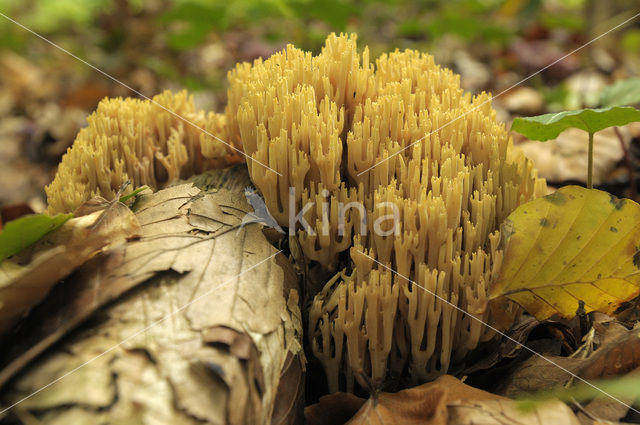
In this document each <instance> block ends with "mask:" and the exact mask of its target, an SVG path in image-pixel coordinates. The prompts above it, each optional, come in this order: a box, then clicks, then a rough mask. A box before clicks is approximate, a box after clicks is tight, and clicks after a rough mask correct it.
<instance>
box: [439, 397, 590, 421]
mask: <svg viewBox="0 0 640 425" xmlns="http://www.w3.org/2000/svg"><path fill="white" fill-rule="evenodd" d="M447 412H448V415H449V421H448V422H447V424H448V425H477V424H482V425H512V424H518V425H547V424H563V425H580V421H579V420H578V418H577V417H576V415H575V414H574V413H573V412H572V411H571V409H570V408H569V407H568V406H567V405H566V404H564V403H562V402H560V401H552V402H549V403H545V404H544V405H542V406H539V407H538V408H536V409H535V410H534V411H532V412H522V411H520V410H518V407H517V405H516V402H514V401H512V400H479V401H476V400H460V401H456V402H453V403H450V404H449V405H448V406H447Z"/></svg>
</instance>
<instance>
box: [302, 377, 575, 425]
mask: <svg viewBox="0 0 640 425" xmlns="http://www.w3.org/2000/svg"><path fill="white" fill-rule="evenodd" d="M357 409H359V410H358V412H357V413H356V414H355V416H353V418H352V419H351V420H349V421H348V422H346V423H347V424H348V425H359V424H367V425H395V424H406V425H412V424H416V425H418V424H420V425H467V424H468V425H471V424H495V425H502V424H504V425H506V424H514V423H517V424H525V425H529V424H530V425H543V424H551V423H554V424H555V423H562V424H569V425H573V424H579V423H580V422H579V421H578V419H577V418H576V416H575V415H574V414H573V412H572V411H571V409H569V408H568V407H567V406H566V405H565V404H563V403H561V402H552V403H548V404H545V405H544V406H541V407H539V408H538V409H537V410H535V411H533V412H530V413H523V412H521V411H519V410H518V409H517V407H516V403H515V402H514V401H512V400H509V399H506V398H504V397H501V396H498V395H495V394H491V393H488V392H486V391H482V390H479V389H477V388H473V387H470V386H468V385H466V384H464V383H463V382H461V381H460V380H458V379H456V378H454V377H452V376H449V375H445V376H441V377H440V378H438V379H437V380H436V381H434V382H431V383H428V384H424V385H421V386H419V387H415V388H411V389H408V390H403V391H400V392H398V393H395V394H391V393H381V394H380V395H379V396H378V399H377V401H376V400H374V399H369V400H367V401H366V402H365V401H364V400H362V399H360V398H357V397H355V396H353V395H350V394H339V393H336V394H332V395H330V396H326V397H323V398H321V399H320V402H319V403H318V404H317V405H314V406H310V407H308V408H307V409H305V417H306V419H307V424H308V425H329V424H332V425H337V424H343V423H345V419H344V418H346V417H349V416H350V415H353V412H354V411H355V410H357Z"/></svg>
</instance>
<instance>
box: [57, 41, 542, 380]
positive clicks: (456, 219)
mask: <svg viewBox="0 0 640 425" xmlns="http://www.w3.org/2000/svg"><path fill="white" fill-rule="evenodd" d="M229 83H230V89H229V101H228V102H229V103H228V106H227V109H226V116H225V117H223V116H219V115H215V114H209V115H205V114H204V113H195V111H194V108H193V104H192V103H190V102H189V101H188V99H187V98H186V95H178V96H175V97H172V96H170V95H168V94H165V95H162V96H161V97H160V98H156V100H157V101H158V102H160V103H162V104H163V105H166V106H167V108H168V109H171V110H173V111H175V112H176V113H177V114H180V115H183V116H185V117H186V118H187V119H189V120H191V121H194V122H196V123H197V124H198V125H200V126H202V127H204V128H206V130H208V131H210V132H211V133H213V134H216V135H219V137H220V138H222V139H224V140H227V141H228V142H230V143H231V144H232V145H235V146H240V145H241V146H242V147H243V150H244V152H245V153H246V155H247V156H248V159H247V165H248V168H249V173H250V175H251V178H252V181H253V182H254V184H255V186H256V187H257V188H258V189H259V190H260V192H261V193H262V195H263V196H264V199H265V202H266V205H267V207H268V208H269V211H270V212H271V214H272V215H273V216H274V218H275V219H276V220H277V221H278V223H279V224H280V225H282V226H289V223H290V218H291V217H294V216H296V215H298V214H299V213H300V212H301V211H303V213H302V218H303V219H304V220H299V221H296V223H302V222H303V221H304V222H306V223H309V224H310V226H311V229H308V228H304V227H298V228H296V229H290V231H294V232H296V235H295V237H296V238H297V240H298V242H299V244H292V246H300V247H301V251H302V252H301V254H302V255H303V256H304V258H305V259H306V260H307V261H314V262H316V264H319V265H320V266H321V267H323V268H324V269H325V270H326V271H330V272H335V273H336V274H335V276H334V278H333V279H331V280H330V281H329V282H328V283H327V284H326V285H325V287H324V289H323V290H322V291H320V293H318V294H317V295H316V296H315V299H314V300H313V305H312V307H311V310H310V312H309V338H310V341H311V345H312V349H313V353H314V355H315V356H316V357H317V358H318V359H319V360H320V361H321V362H322V364H323V366H324V368H325V371H326V373H327V378H328V382H329V386H330V390H331V391H337V390H338V389H347V390H352V389H353V387H354V382H355V380H357V381H358V382H359V383H360V384H361V385H367V386H368V385H371V384H373V385H375V386H380V385H382V383H383V381H384V380H385V379H386V378H388V377H389V376H397V377H405V378H406V377H409V378H408V379H409V380H411V381H425V380H429V379H431V378H434V377H436V376H437V375H439V374H443V373H446V372H447V370H448V368H449V367H450V365H452V364H453V363H455V362H459V361H461V360H462V359H463V358H464V356H465V355H466V354H467V353H468V352H469V351H470V350H472V349H473V348H475V347H476V346H477V345H478V343H479V342H481V341H484V340H487V339H489V338H491V337H492V336H493V335H492V333H491V332H490V331H488V330H487V329H486V328H484V327H483V326H482V325H481V323H480V322H478V321H476V320H473V318H472V317H471V316H470V315H474V316H475V317H477V318H480V319H482V320H487V319H488V312H487V309H486V294H487V289H488V286H489V285H490V284H491V281H492V279H493V278H494V277H495V275H496V273H497V271H498V269H499V267H500V263H501V260H502V251H501V248H500V246H499V240H500V233H499V225H500V223H501V222H502V221H503V220H504V218H506V217H507V215H509V213H510V212H511V211H513V210H514V209H515V208H516V207H517V206H518V205H519V204H521V203H523V202H525V201H527V200H529V199H531V198H534V197H536V196H539V195H541V194H543V192H544V190H545V185H544V182H543V181H542V180H539V179H537V178H536V173H535V170H533V168H532V165H531V163H530V162H529V161H527V160H526V159H525V158H524V157H522V156H516V155H514V154H513V153H512V151H511V140H510V138H509V136H508V134H507V132H506V131H505V129H504V126H503V125H502V124H498V123H497V122H496V118H495V112H494V111H493V110H492V109H491V106H490V102H489V100H490V97H489V96H488V95H487V94H481V95H479V96H476V97H472V96H470V95H469V94H466V93H464V92H463V91H462V90H461V89H460V84H459V77H458V76H457V75H455V74H453V73H452V72H451V71H449V70H446V69H443V68H440V67H439V66H437V65H436V64H435V63H434V61H433V58H432V57H431V56H429V55H426V54H423V53H419V52H416V51H410V50H407V51H404V52H399V51H396V52H393V53H390V54H385V55H382V56H381V57H379V58H378V59H377V60H375V63H374V62H371V61H370V59H369V52H368V49H367V48H365V49H364V51H363V52H362V54H359V53H358V51H357V47H356V39H355V36H350V37H349V36H342V35H341V36H336V35H331V36H329V38H328V40H327V42H326V45H325V47H324V48H323V49H322V52H321V53H320V54H319V55H317V56H313V55H312V54H311V53H307V52H303V51H301V50H299V49H296V48H295V47H293V46H289V47H287V48H286V49H285V50H284V51H282V52H280V53H277V54H274V55H273V56H271V57H270V58H268V59H266V60H257V61H255V62H254V63H253V64H248V63H244V64H239V65H238V66H237V67H236V68H235V69H234V70H233V71H231V72H230V73H229ZM416 141H418V142H417V143H415V142H416ZM232 154H233V152H232V151H231V150H230V148H229V147H227V146H225V145H222V144H220V143H219V142H217V141H215V140H213V139H212V138H211V137H209V136H208V135H206V134H202V132H201V131H200V130H198V129H197V128H193V127H190V126H189V125H188V124H185V123H183V122H181V121H180V120H179V119H178V118H176V117H174V116H173V115H171V114H169V113H167V112H166V111H164V110H162V109H159V108H158V107H157V106H155V105H152V104H151V103H149V102H140V101H134V100H125V101H122V100H117V101H106V102H103V103H102V104H101V105H100V107H99V108H98V111H97V112H96V114H95V115H94V116H92V117H91V118H90V119H89V127H88V128H87V129H85V130H83V131H82V132H81V133H80V134H79V136H78V140H77V141H76V144H75V145H74V147H73V148H72V149H71V150H70V151H69V152H68V153H67V155H66V156H65V158H64V160H63V162H62V164H61V166H60V170H59V173H58V176H56V180H54V182H53V183H52V185H51V186H50V187H49V188H48V195H49V203H50V210H52V211H62V210H65V211H68V210H71V209H73V208H74V207H75V206H77V205H78V204H79V203H80V202H81V201H82V200H84V199H87V198H88V197H89V196H91V195H94V194H102V195H103V196H105V195H108V196H107V197H113V196H114V193H115V190H116V189H117V188H118V187H119V185H120V184H121V182H122V181H123V180H125V179H127V178H131V179H133V180H134V182H135V184H136V185H141V184H148V185H150V186H154V187H157V186H158V185H159V184H160V183H162V181H167V180H170V179H172V178H175V177H177V176H181V175H186V174H189V173H197V172H200V171H202V170H204V169H206V168H210V167H213V166H219V165H224V164H225V163H226V162H228V161H229V158H230V157H232V156H233V155H232ZM93 165H95V167H94V166H93ZM265 165H267V166H268V168H267V167H265ZM69 181H72V182H74V184H72V185H68V186H63V183H62V182H69ZM66 184H68V183H66ZM309 205H310V207H309ZM434 294H436V295H437V296H435V295H434ZM454 306H455V307H458V308H459V309H457V308H455V307H454ZM464 312H466V313H464ZM367 381H368V382H367Z"/></svg>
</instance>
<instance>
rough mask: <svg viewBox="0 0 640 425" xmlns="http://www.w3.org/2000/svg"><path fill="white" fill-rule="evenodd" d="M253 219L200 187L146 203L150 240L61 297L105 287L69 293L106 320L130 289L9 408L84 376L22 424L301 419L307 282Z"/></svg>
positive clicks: (82, 311) (17, 393) (50, 356)
mask: <svg viewBox="0 0 640 425" xmlns="http://www.w3.org/2000/svg"><path fill="white" fill-rule="evenodd" d="M249 211H250V207H249V205H248V204H247V203H246V201H245V199H244V195H243V194H242V192H237V193H232V192H229V191H226V190H220V191H218V192H215V193H207V192H202V191H200V190H199V189H198V188H196V187H193V186H192V185H191V184H186V185H181V186H176V187H172V188H168V189H165V190H161V191H159V192H157V193H155V194H152V195H144V196H141V197H140V198H139V199H138V201H137V203H136V205H135V213H136V217H137V219H138V220H139V222H140V225H141V228H142V236H141V237H140V238H139V239H138V240H134V241H129V242H127V243H126V244H122V245H119V246H114V247H112V248H110V249H109V250H107V251H106V252H104V253H102V254H100V256H99V257H96V258H95V260H94V261H92V262H91V263H88V264H86V265H85V266H83V267H82V268H81V269H80V270H79V271H78V273H75V274H74V278H73V279H72V280H75V281H76V282H75V284H74V282H68V283H67V282H65V285H67V286H62V285H61V286H60V288H61V291H62V290H63V289H65V288H66V289H67V292H66V293H67V294H72V291H70V288H74V287H76V288H77V287H79V286H80V287H81V286H85V287H89V288H98V289H97V290H95V291H93V292H87V291H85V292H84V293H83V294H82V295H81V297H80V298H77V297H74V296H73V295H71V299H70V300H69V305H68V308H70V309H72V310H75V312H74V314H75V316H77V317H86V316H87V315H88V314H90V313H91V311H92V310H91V308H89V309H87V308H86V307H83V306H84V305H85V304H87V301H90V302H89V304H91V303H92V302H93V303H94V304H93V307H92V308H93V309H94V310H95V308H96V305H95V304H96V303H97V305H98V306H99V305H102V304H103V303H104V302H105V300H109V299H113V298H116V297H117V296H118V295H119V294H122V293H123V292H125V291H129V292H127V293H126V294H125V295H123V296H121V297H120V298H119V299H118V300H117V301H116V302H115V303H111V304H109V305H108V306H106V307H104V308H102V309H100V310H99V311H98V312H97V313H95V317H96V319H97V320H96V321H92V322H91V323H92V324H93V326H92V327H90V326H85V327H84V328H82V329H81V330H80V331H79V332H76V333H74V334H72V335H71V336H69V337H67V338H66V339H64V340H63V341H61V342H60V343H59V344H58V345H57V346H55V347H53V349H51V350H49V351H48V353H47V354H46V356H44V357H42V358H41V359H40V360H38V361H37V362H36V363H35V364H34V365H33V366H32V367H30V368H28V369H27V370H26V371H24V372H23V373H22V374H20V375H19V376H17V377H16V378H15V379H13V380H12V381H11V383H10V384H9V385H8V386H7V387H6V388H5V390H4V394H5V397H4V399H3V400H2V401H3V403H5V404H11V403H13V402H15V401H17V400H20V399H21V398H23V397H24V396H26V395H28V394H31V393H32V392H33V391H35V390H37V389H39V388H41V387H42V386H43V385H45V384H47V383H49V382H51V381H52V380H54V379H56V378H58V377H60V376H62V375H64V374H65V373H67V372H68V371H71V370H73V369H74V368H75V367H77V366H79V365H84V366H83V367H82V368H80V369H78V371H76V372H74V373H72V374H70V375H69V376H68V377H65V378H64V379H61V380H59V381H57V382H56V383H55V384H53V385H51V386H50V387H48V388H46V389H45V390H43V391H41V392H39V393H37V394H36V395H34V396H33V397H31V398H28V399H26V400H24V401H23V402H22V403H21V404H19V405H18V406H16V407H15V408H14V410H18V412H17V413H16V414H17V415H20V414H21V413H22V412H25V411H27V412H33V411H37V412H38V413H39V414H40V415H42V418H43V419H44V422H46V423H81V422H82V421H85V423H99V422H106V423H150V422H153V423H154V424H176V423H180V424H225V423H226V424H249V423H250V424H266V423H269V422H270V421H271V420H272V419H273V423H278V424H293V423H296V422H295V421H296V420H298V421H299V420H300V415H299V414H298V415H296V414H295V413H296V412H299V411H300V409H301V406H302V404H301V401H302V381H303V379H302V373H303V368H304V359H303V352H302V345H301V336H302V325H301V314H300V311H299V308H298V292H297V280H296V277H295V274H294V273H293V270H292V268H291V266H290V264H289V262H288V261H287V260H286V258H284V256H282V255H281V254H279V253H278V251H277V250H276V249H275V248H273V246H271V245H270V244H269V243H268V242H267V241H266V239H265V237H264V236H263V234H262V232H261V228H260V226H258V225H255V224H249V225H247V226H241V225H240V224H241V220H242V217H243V216H244V215H245V214H247V213H248V212H249ZM143 282H144V283H143ZM141 283H143V284H141ZM136 286H137V287H136ZM134 287H136V288H135V289H133V290H131V288H134ZM92 296H93V297H96V298H97V299H98V301H93V300H92V298H91V297H92ZM74 314H71V316H72V317H70V318H68V320H69V321H70V323H74V320H75V321H77V318H74ZM61 317H64V316H61ZM100 354H102V355H101V357H99V358H97V359H96V356H98V355H100ZM94 359H95V360H94ZM86 362H88V363H87V364H85V363H86ZM82 375H84V376H85V378H82ZM88 377H92V378H88ZM88 398H90V400H88ZM127 421H128V422H127Z"/></svg>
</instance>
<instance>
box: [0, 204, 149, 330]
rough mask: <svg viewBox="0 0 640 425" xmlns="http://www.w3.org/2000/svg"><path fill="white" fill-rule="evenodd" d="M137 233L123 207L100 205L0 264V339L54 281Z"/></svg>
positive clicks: (42, 297) (126, 209)
mask: <svg viewBox="0 0 640 425" xmlns="http://www.w3.org/2000/svg"><path fill="white" fill-rule="evenodd" d="M95 202H96V201H88V204H89V203H93V204H95ZM83 207H84V206H83ZM139 231H140V226H139V225H138V221H137V219H136V218H135V216H134V214H133V213H132V212H131V211H130V210H129V209H128V208H127V207H126V206H125V205H123V204H120V203H105V204H102V205H101V206H100V207H98V208H94V209H93V210H92V212H91V213H90V214H87V215H81V216H79V217H76V218H72V219H70V220H68V221H67V222H66V223H64V224H63V225H62V227H60V228H58V229H57V230H55V231H53V232H52V233H50V234H48V235H47V236H45V238H44V239H41V240H40V241H39V242H38V243H36V244H35V245H34V246H32V247H31V248H29V249H28V250H27V252H23V253H21V254H19V255H18V256H16V257H19V258H16V257H14V261H9V260H6V261H3V262H2V263H0V335H2V334H4V333H5V332H7V331H8V330H9V329H11V327H12V326H13V325H14V324H15V323H16V322H17V321H18V320H19V319H20V318H22V317H23V316H24V315H25V314H26V313H27V312H28V311H29V310H30V309H31V308H32V307H33V306H34V305H36V304H38V303H39V302H40V301H42V300H43V299H44V298H45V296H46V295H47V294H48V293H49V291H50V290H51V288H52V287H53V286H54V285H55V284H56V283H57V282H58V281H59V280H60V279H62V278H64V277H65V276H67V275H68V274H69V273H71V272H72V271H73V270H75V269H76V268H77V267H78V266H80V265H82V264H83V263H85V262H86V261H87V260H89V259H90V258H91V257H93V256H94V255H95V254H96V253H97V252H98V251H99V250H101V249H103V248H105V247H106V246H107V245H109V244H113V243H116V242H118V241H122V240H123V239H125V238H128V237H131V236H134V235H136V234H137V233H138V232H139Z"/></svg>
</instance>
